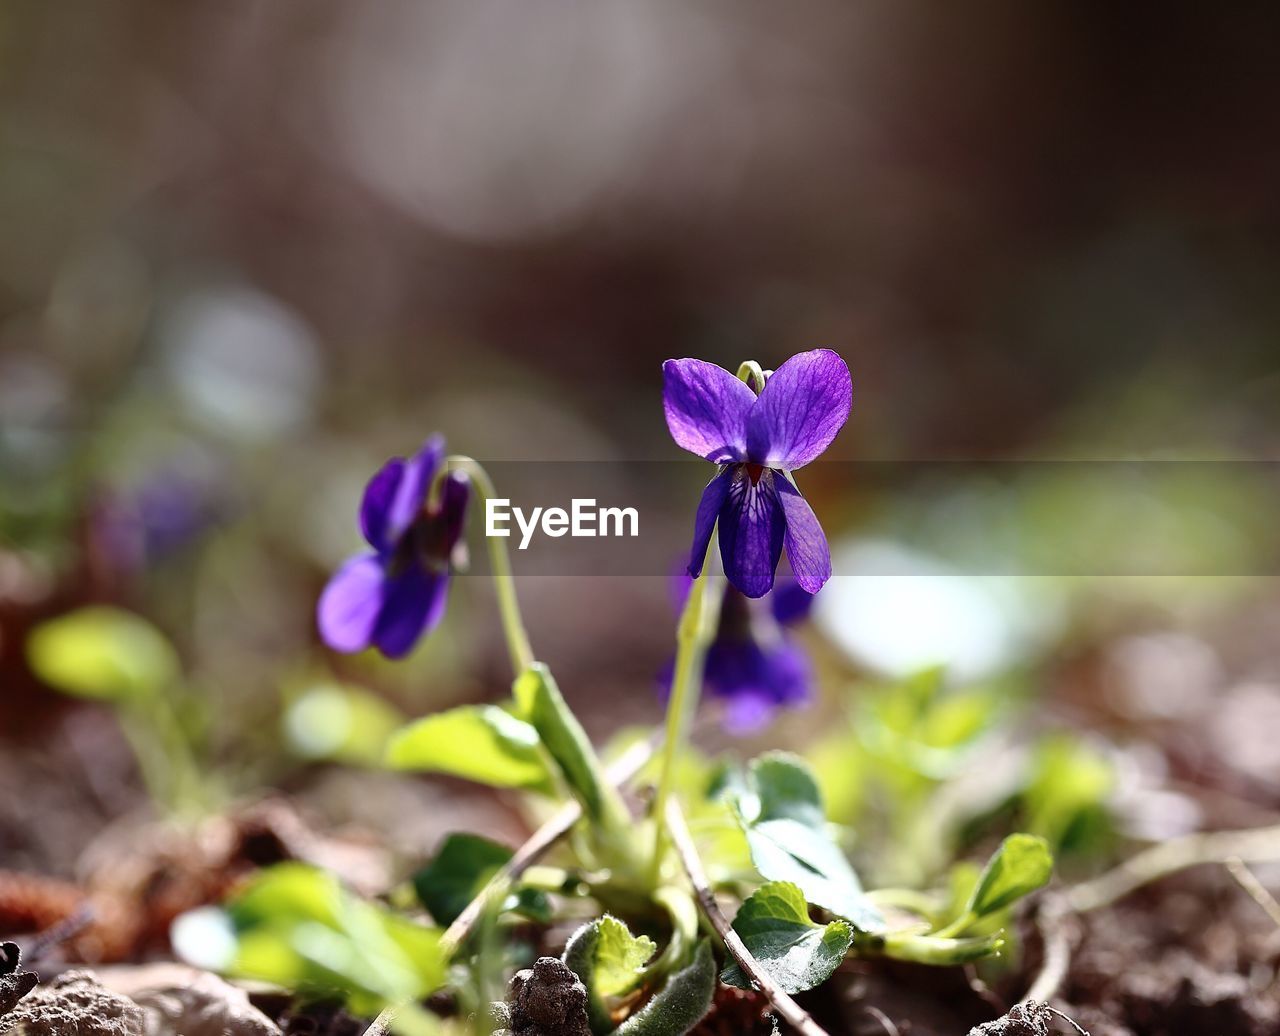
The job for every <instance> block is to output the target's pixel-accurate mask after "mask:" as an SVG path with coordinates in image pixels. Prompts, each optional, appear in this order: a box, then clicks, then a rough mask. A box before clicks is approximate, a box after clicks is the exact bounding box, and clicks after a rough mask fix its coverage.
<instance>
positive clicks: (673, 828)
mask: <svg viewBox="0 0 1280 1036" xmlns="http://www.w3.org/2000/svg"><path fill="white" fill-rule="evenodd" d="M666 819H667V832H668V834H670V836H671V844H672V845H673V846H675V850H676V853H677V855H679V857H680V862H681V863H682V864H683V865H684V872H685V874H686V875H688V877H689V882H690V883H691V884H692V885H693V890H694V892H695V893H696V894H697V896H698V903H699V904H700V905H701V906H702V912H703V913H704V914H705V915H706V917H707V920H708V921H710V922H711V927H712V928H714V929H715V930H716V933H717V934H718V935H719V936H720V938H721V939H723V940H724V945H725V948H726V949H727V950H728V951H729V952H730V953H731V954H733V957H734V959H735V960H736V961H737V962H738V966H739V967H741V968H742V971H743V974H745V975H747V976H748V977H750V979H751V980H752V981H753V982H754V983H755V984H756V985H757V986H759V987H760V991H761V992H762V993H764V995H765V996H767V997H768V998H769V1002H770V1003H771V1004H772V1005H773V1007H774V1010H776V1011H777V1012H778V1014H779V1015H781V1016H782V1018H783V1019H784V1020H785V1021H786V1022H787V1023H788V1024H789V1025H791V1026H792V1027H793V1028H794V1029H795V1030H796V1031H797V1032H799V1033H801V1034H802V1036H828V1034H827V1031H826V1030H825V1029H823V1028H822V1026H820V1025H819V1024H818V1023H817V1022H815V1021H814V1020H813V1018H812V1017H811V1016H810V1014H809V1012H808V1011H806V1010H805V1009H804V1008H803V1007H801V1006H800V1005H799V1004H797V1003H796V1002H795V1001H794V1000H792V999H791V997H790V995H788V994H787V993H786V992H784V991H783V990H782V989H781V988H780V987H779V986H778V984H777V983H776V982H774V980H773V978H772V977H771V976H770V975H769V973H768V972H767V971H765V970H764V968H763V967H761V965H760V962H759V961H757V960H756V959H755V957H753V956H752V955H751V951H750V950H748V949H747V947H746V944H745V943H744V942H743V941H742V937H741V936H740V935H738V933H737V932H735V931H734V930H733V926H732V925H731V924H729V921H728V918H726V917H725V916H724V913H723V911H721V909H720V905H719V904H718V903H717V902H716V897H715V893H714V892H712V891H711V885H710V883H709V882H708V881H707V875H706V872H705V871H704V870H703V869H702V860H700V859H699V858H698V850H697V847H696V846H695V845H694V844H693V836H692V835H690V834H689V825H688V824H686V823H685V820H684V814H683V813H682V812H681V811H680V804H679V803H678V802H677V801H676V800H675V799H674V798H672V799H670V800H669V801H668V802H667V817H666Z"/></svg>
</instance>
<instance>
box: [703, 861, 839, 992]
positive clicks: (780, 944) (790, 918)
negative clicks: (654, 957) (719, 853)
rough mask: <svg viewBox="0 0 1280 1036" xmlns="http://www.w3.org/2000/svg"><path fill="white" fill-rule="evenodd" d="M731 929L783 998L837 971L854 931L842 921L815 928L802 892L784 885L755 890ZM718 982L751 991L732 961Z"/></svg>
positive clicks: (768, 885)
mask: <svg viewBox="0 0 1280 1036" xmlns="http://www.w3.org/2000/svg"><path fill="white" fill-rule="evenodd" d="M733 928H734V931H736V932H737V933H738V934H739V935H740V936H742V941H743V942H744V943H745V944H746V946H747V949H749V950H750V951H751V954H752V956H754V957H755V958H756V960H758V961H759V962H760V964H761V965H762V966H763V967H764V968H765V969H766V970H767V971H768V972H769V974H770V975H771V976H772V977H773V979H774V981H776V982H777V983H778V985H780V986H781V987H782V988H783V989H784V990H786V992H788V993H802V992H804V991H805V990H806V989H813V988H815V987H816V986H820V985H821V984H822V983H823V982H825V981H826V980H827V979H828V978H830V977H831V974H832V972H834V971H835V970H836V968H838V967H839V966H840V962H841V961H843V960H844V955H845V953H847V952H848V950H849V945H850V944H851V943H852V942H853V929H852V928H851V927H850V926H849V925H848V924H846V923H845V922H844V921H832V922H831V923H830V924H827V925H819V924H814V923H813V922H812V921H811V920H809V907H808V904H807V903H806V902H805V897H804V893H803V892H801V891H800V889H798V888H797V887H796V886H795V885H792V884H791V883H790V882H785V881H772V882H769V884H767V885H761V886H760V888H758V889H756V891H755V893H754V894H752V896H751V897H750V898H749V899H747V901H746V902H745V903H743V904H742V907H741V908H740V909H739V910H738V916H737V917H735V918H734V919H733ZM720 978H721V980H722V981H724V982H726V983H728V984H729V985H731V986H737V987H738V988H739V989H750V988H751V980H750V979H749V978H748V977H747V976H746V975H745V974H743V972H742V969H741V968H740V967H739V966H738V964H737V963H736V962H734V963H730V965H729V966H728V967H727V968H725V969H724V972H723V973H722V974H721V976H720Z"/></svg>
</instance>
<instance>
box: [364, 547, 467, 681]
mask: <svg viewBox="0 0 1280 1036" xmlns="http://www.w3.org/2000/svg"><path fill="white" fill-rule="evenodd" d="M448 590H449V576H448V574H447V573H434V572H429V571H427V570H426V569H424V568H422V567H420V566H418V565H413V566H410V567H409V568H408V569H406V570H405V571H404V572H403V573H402V574H400V575H399V576H396V577H395V578H394V579H390V580H388V581H387V593H386V597H385V599H384V600H383V603H382V611H381V613H380V614H379V615H378V622H377V625H376V627H375V628H374V631H373V642H374V644H376V645H377V646H378V650H379V651H381V652H382V653H383V654H384V655H386V656H387V657H388V658H403V657H404V656H405V655H407V654H408V653H409V652H410V651H412V650H413V646H414V644H416V643H417V642H418V638H419V637H421V636H422V634H423V633H425V632H426V631H427V630H429V629H431V628H432V627H434V626H435V625H436V624H437V623H438V622H439V621H440V619H441V617H443V615H444V608H445V603H446V601H447V599H448Z"/></svg>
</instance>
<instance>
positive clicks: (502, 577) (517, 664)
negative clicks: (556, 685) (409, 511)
mask: <svg viewBox="0 0 1280 1036" xmlns="http://www.w3.org/2000/svg"><path fill="white" fill-rule="evenodd" d="M443 471H444V472H449V471H461V472H463V473H464V474H465V475H466V476H467V477H468V478H470V479H471V482H472V484H473V485H474V486H475V489H476V495H477V496H479V497H480V500H481V502H488V501H489V500H492V499H493V498H494V497H495V496H496V495H497V491H496V490H495V489H494V487H493V479H491V478H490V477H489V473H488V472H487V471H485V470H484V467H483V466H482V465H481V464H480V462H479V461H477V460H475V459H474V458H472V457H465V456H462V455H459V454H455V455H453V456H450V457H448V458H446V459H445V462H444V468H443ZM485 539H486V540H487V541H488V544H489V567H490V568H491V569H492V573H491V574H492V576H493V585H494V589H495V591H496V593H497V595H498V612H499V614H500V615H501V617H502V632H503V635H504V636H505V637H506V640H507V650H508V652H510V655H511V669H512V671H513V672H514V674H515V675H516V676H519V675H520V674H521V673H523V672H524V671H525V670H526V669H528V668H529V666H531V665H532V664H533V662H534V654H533V648H532V647H531V646H530V645H529V634H528V632H527V631H526V630H525V625H524V617H523V616H522V614H521V612H520V601H519V600H518V599H517V597H516V582H515V578H514V577H513V576H512V574H511V555H510V553H508V551H507V541H506V539H504V538H503V537H501V536H486V537H485Z"/></svg>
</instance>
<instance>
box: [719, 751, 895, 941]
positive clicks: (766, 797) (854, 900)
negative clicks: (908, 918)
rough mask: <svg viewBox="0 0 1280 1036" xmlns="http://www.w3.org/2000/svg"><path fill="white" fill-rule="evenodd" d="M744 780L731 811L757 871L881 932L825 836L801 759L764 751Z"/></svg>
mask: <svg viewBox="0 0 1280 1036" xmlns="http://www.w3.org/2000/svg"><path fill="white" fill-rule="evenodd" d="M747 785H748V789H749V790H748V791H747V792H746V793H742V794H739V795H738V797H737V800H736V806H737V815H738V820H739V823H740V824H741V825H742V829H743V832H744V833H745V834H746V836H747V844H748V846H749V847H750V850H751V859H752V862H753V863H754V864H755V867H756V870H758V871H759V872H760V874H761V876H762V877H764V878H765V879H766V880H767V881H785V882H790V883H791V884H793V885H796V886H798V887H799V888H800V890H801V891H802V892H803V893H804V896H805V898H806V899H807V900H808V901H809V902H810V903H813V904H815V905H817V906H820V907H823V908H824V909H826V910H830V911H831V912H832V913H833V914H837V915H838V916H840V917H843V918H845V919H846V920H847V921H849V922H850V923H851V924H852V925H853V926H854V927H856V928H858V929H859V930H861V931H864V932H881V931H884V928H885V922H884V917H883V915H882V914H881V913H880V911H879V910H878V909H876V907H875V905H874V904H873V903H872V902H871V901H870V900H869V899H868V898H867V896H866V894H865V893H864V892H863V890H862V885H861V883H860V882H859V881H858V876H857V874H855V873H854V870H853V867H852V866H850V864H849V861H848V860H847V859H845V856H844V853H843V852H841V851H840V848H839V847H838V846H837V845H835V844H834V843H833V842H832V841H831V839H830V838H829V837H828V836H827V832H826V819H825V817H824V815H823V811H822V796H821V793H820V792H819V791H818V785H817V782H816V781H815V780H814V778H813V774H812V773H811V772H810V771H809V768H808V767H807V766H806V765H805V763H804V761H803V760H801V759H800V758H799V757H797V756H792V755H788V754H786V753H783V752H772V753H769V754H767V755H765V756H762V757H760V758H759V759H756V760H755V761H754V762H753V763H752V764H751V768H750V771H749V772H748V775H747Z"/></svg>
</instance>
